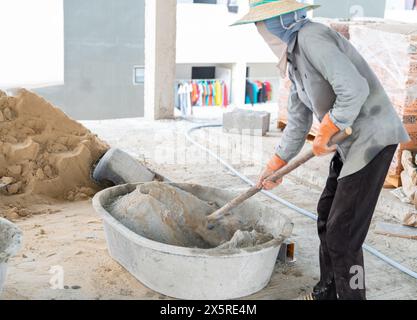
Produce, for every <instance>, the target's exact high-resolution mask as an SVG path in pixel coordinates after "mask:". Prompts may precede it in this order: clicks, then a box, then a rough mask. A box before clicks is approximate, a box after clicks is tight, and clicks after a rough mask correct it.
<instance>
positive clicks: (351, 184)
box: [318, 145, 397, 300]
mask: <svg viewBox="0 0 417 320" xmlns="http://www.w3.org/2000/svg"><path fill="white" fill-rule="evenodd" d="M396 149H397V145H392V146H388V147H386V148H385V149H384V150H382V151H381V152H380V153H379V154H378V155H377V156H376V158H375V159H374V160H373V161H372V162H370V163H369V164H368V165H367V166H366V167H365V168H363V169H362V170H360V171H358V172H356V173H354V174H353V175H350V176H348V177H345V178H342V179H340V180H338V177H339V175H340V172H341V170H342V167H343V162H342V160H341V158H340V155H339V154H338V153H336V155H335V156H334V158H333V160H332V162H331V165H330V173H329V178H328V180H327V183H326V187H325V189H324V191H323V194H322V196H321V198H320V201H319V204H318V215H319V218H318V233H319V237H320V272H321V277H320V283H319V286H329V285H330V286H332V287H333V288H332V290H335V291H336V293H337V296H338V298H339V299H342V300H366V289H365V272H364V261H363V252H362V245H363V243H364V241H365V238H366V236H367V234H368V231H369V226H370V224H371V219H372V216H373V213H374V210H375V207H376V204H377V201H378V198H379V195H380V193H381V190H382V187H383V185H384V181H385V178H386V176H387V173H388V169H389V167H390V164H391V161H392V158H393V156H394V153H395V151H396Z"/></svg>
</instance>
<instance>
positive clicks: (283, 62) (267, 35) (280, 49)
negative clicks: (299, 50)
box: [256, 21, 288, 78]
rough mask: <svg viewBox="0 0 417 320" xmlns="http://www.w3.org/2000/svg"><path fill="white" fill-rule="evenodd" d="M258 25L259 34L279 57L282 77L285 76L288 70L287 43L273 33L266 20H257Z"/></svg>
mask: <svg viewBox="0 0 417 320" xmlns="http://www.w3.org/2000/svg"><path fill="white" fill-rule="evenodd" d="M256 27H257V29H258V32H259V34H260V35H261V36H262V37H263V38H264V40H265V42H266V43H267V44H268V46H269V47H270V48H271V50H272V52H273V53H274V54H275V55H276V56H277V58H278V61H279V62H278V69H279V70H280V74H281V77H282V78H285V76H286V71H287V48H288V46H287V44H286V43H285V42H284V41H282V40H281V39H280V38H278V37H277V36H275V35H274V34H272V33H271V32H270V31H269V30H268V28H267V27H266V25H265V22H263V21H261V22H257V23H256Z"/></svg>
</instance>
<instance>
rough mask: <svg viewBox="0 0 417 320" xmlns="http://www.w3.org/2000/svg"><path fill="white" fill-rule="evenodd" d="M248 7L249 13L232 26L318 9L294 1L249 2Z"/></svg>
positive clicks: (265, 0)
mask: <svg viewBox="0 0 417 320" xmlns="http://www.w3.org/2000/svg"><path fill="white" fill-rule="evenodd" d="M249 6H250V10H249V12H248V13H247V14H246V15H245V16H244V17H242V18H241V19H239V20H238V21H236V22H235V23H233V24H232V26H237V25H241V24H247V23H255V22H259V21H264V20H268V19H271V18H275V17H279V16H281V15H284V14H287V13H291V12H295V11H298V10H301V9H306V10H312V9H316V8H318V7H320V6H319V5H312V4H308V3H300V2H297V1H296V0H249Z"/></svg>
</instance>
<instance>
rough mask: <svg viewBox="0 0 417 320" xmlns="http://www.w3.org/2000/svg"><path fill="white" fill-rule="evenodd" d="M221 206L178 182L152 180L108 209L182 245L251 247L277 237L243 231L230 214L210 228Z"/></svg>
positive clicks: (148, 233)
mask: <svg viewBox="0 0 417 320" xmlns="http://www.w3.org/2000/svg"><path fill="white" fill-rule="evenodd" d="M218 208H219V207H218V206H217V205H216V204H214V203H210V202H206V201H203V200H201V199H199V198H197V197H196V196H194V195H193V194H191V193H188V192H186V191H184V190H182V189H179V188H176V187H175V186H172V185H169V184H166V183H161V182H149V183H145V184H141V185H139V186H138V187H137V188H136V190H134V191H133V192H131V193H129V194H127V195H125V196H122V197H120V198H118V199H116V200H115V201H114V202H112V203H111V204H110V206H109V207H108V208H107V210H108V211H109V212H110V213H111V214H112V215H113V216H114V217H115V218H116V219H117V220H119V221H120V222H121V223H122V224H123V225H125V226H126V227H128V228H129V229H130V230H132V231H134V232H135V233H137V234H140V235H141V236H143V237H146V238H148V239H150V240H154V241H157V242H161V243H165V244H170V245H176V246H181V247H189V248H202V249H210V248H219V249H235V248H247V247H253V246H256V245H258V244H263V243H266V242H268V241H270V240H272V239H273V237H272V236H271V235H267V234H262V233H258V232H257V231H255V230H245V231H241V230H239V225H238V224H236V223H234V222H233V220H231V219H230V218H229V219H224V220H223V223H218V224H216V227H215V228H214V229H211V230H209V229H208V228H207V219H206V217H207V216H208V215H210V214H211V213H213V212H214V211H216V210H217V209H218ZM232 218H233V217H232Z"/></svg>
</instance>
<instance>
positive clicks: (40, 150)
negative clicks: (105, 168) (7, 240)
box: [0, 90, 108, 204]
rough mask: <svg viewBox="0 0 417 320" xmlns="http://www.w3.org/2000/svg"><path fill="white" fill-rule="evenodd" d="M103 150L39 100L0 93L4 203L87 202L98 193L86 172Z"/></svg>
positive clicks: (0, 168)
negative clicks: (39, 200)
mask: <svg viewBox="0 0 417 320" xmlns="http://www.w3.org/2000/svg"><path fill="white" fill-rule="evenodd" d="M107 149H108V146H107V145H106V143H104V142H102V141H101V140H99V139H98V138H97V137H96V136H95V135H94V134H92V133H91V132H90V131H89V130H87V129H86V128H85V127H83V126H82V125H81V124H80V123H78V122H76V121H74V120H72V119H71V118H69V117H68V116H67V115H65V114H64V113H63V112H62V111H61V110H59V109H58V108H56V107H54V106H53V105H51V104H50V103H48V102H47V101H46V100H44V99H43V98H41V97H40V96H38V95H36V94H34V93H32V92H29V91H27V90H20V91H19V93H18V94H17V95H16V96H15V97H11V96H7V95H6V94H5V93H4V92H1V91H0V151H1V152H0V179H1V181H2V182H3V185H4V184H7V186H6V187H3V188H2V189H1V191H0V192H1V194H0V199H2V202H3V203H5V202H11V201H12V199H15V201H17V200H16V199H18V201H19V203H20V204H23V203H22V202H24V201H27V202H30V203H32V201H33V198H34V197H37V196H46V197H50V198H55V199H64V200H68V199H67V198H70V200H71V199H72V200H77V199H82V198H85V197H86V196H91V195H92V194H94V193H95V192H96V191H97V187H96V186H95V184H94V183H93V181H92V180H91V178H90V170H91V166H92V164H93V163H94V162H95V161H96V160H97V159H98V158H99V157H100V156H101V155H102V154H104V153H105V152H106V150H107ZM80 190H81V191H80ZM78 193H82V194H81V196H79V195H78Z"/></svg>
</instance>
